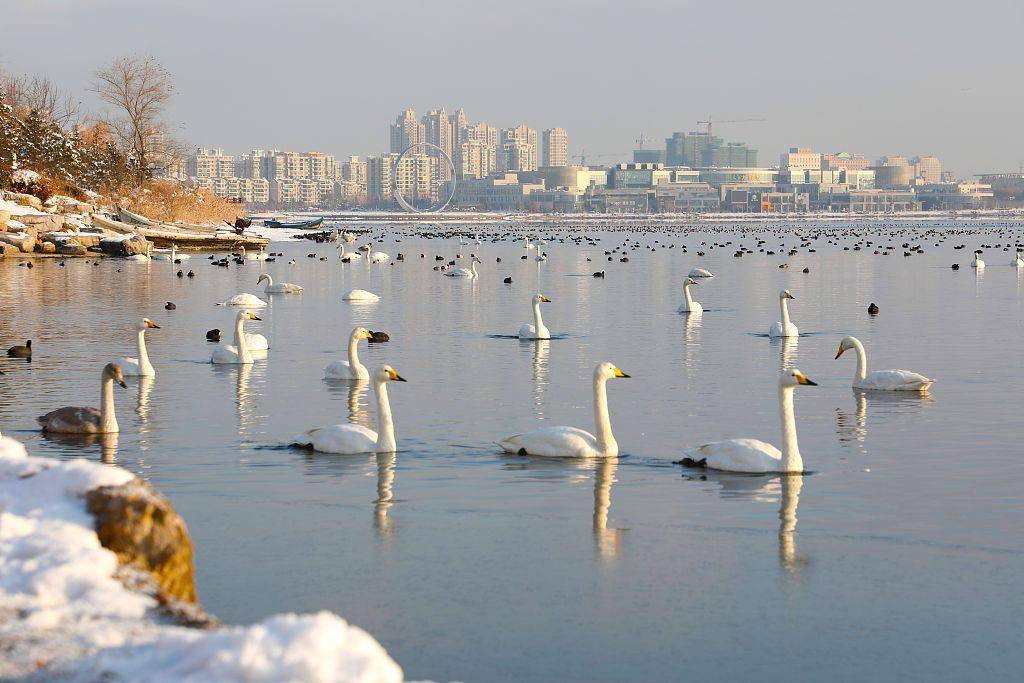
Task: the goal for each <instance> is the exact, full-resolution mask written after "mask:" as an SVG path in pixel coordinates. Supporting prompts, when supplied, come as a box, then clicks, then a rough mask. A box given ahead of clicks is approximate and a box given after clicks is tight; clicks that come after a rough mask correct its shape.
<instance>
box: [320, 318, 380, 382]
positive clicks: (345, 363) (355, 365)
mask: <svg viewBox="0 0 1024 683" xmlns="http://www.w3.org/2000/svg"><path fill="white" fill-rule="evenodd" d="M360 339H373V334H372V333H371V332H370V331H369V330H367V329H366V328H365V327H357V328H356V329H354V330H352V334H351V335H350V336H349V338H348V360H338V361H334V362H333V363H331V364H330V365H328V366H327V367H326V368H324V379H342V380H348V381H352V382H355V381H363V380H368V379H370V373H369V371H367V369H366V366H365V365H363V364H362V363H360V362H359V355H358V354H357V353H356V350H357V348H358V346H359V340H360Z"/></svg>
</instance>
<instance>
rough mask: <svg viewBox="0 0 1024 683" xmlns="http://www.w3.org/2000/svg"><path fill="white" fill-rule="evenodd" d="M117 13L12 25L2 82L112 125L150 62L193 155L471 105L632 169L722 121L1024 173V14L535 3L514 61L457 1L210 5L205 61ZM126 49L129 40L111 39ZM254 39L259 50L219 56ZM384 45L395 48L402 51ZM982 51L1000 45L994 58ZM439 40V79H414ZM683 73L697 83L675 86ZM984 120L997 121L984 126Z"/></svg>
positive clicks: (195, 48)
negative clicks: (672, 141) (405, 112)
mask: <svg viewBox="0 0 1024 683" xmlns="http://www.w3.org/2000/svg"><path fill="white" fill-rule="evenodd" d="M102 4H103V6H104V8H105V9H106V10H107V11H105V12H96V11H95V7H94V6H93V4H89V5H88V6H82V5H81V4H74V3H70V2H58V3H54V11H55V12H59V13H60V15H61V16H62V17H63V18H64V21H60V22H54V21H52V18H51V16H46V17H44V16H42V15H39V14H38V13H36V12H33V10H32V8H31V7H29V6H27V5H24V6H17V5H15V6H12V7H11V8H9V9H8V10H6V11H7V12H8V13H9V15H10V16H11V20H12V23H13V24H15V25H17V26H19V27H21V29H22V30H20V31H18V32H15V33H13V34H12V36H11V39H10V40H8V41H6V42H5V45H4V46H3V47H2V48H0V66H2V67H3V68H4V69H6V70H8V71H11V72H16V73H27V74H41V75H47V76H50V77H51V78H52V79H53V80H54V81H55V82H56V83H58V84H59V85H60V86H61V87H63V88H65V89H66V90H68V91H70V92H72V93H75V94H76V95H78V94H79V93H83V94H82V95H81V100H82V103H83V108H85V109H87V110H89V109H96V108H99V107H98V105H97V104H96V102H95V101H94V100H93V99H92V96H91V95H89V94H88V93H86V89H87V85H88V83H89V82H90V80H91V79H92V73H93V71H94V70H95V68H97V66H98V65H101V64H103V63H105V62H106V61H108V60H109V59H110V58H111V57H112V56H114V55H115V54H123V53H126V52H127V53H142V52H145V53H150V54H152V55H153V56H155V57H156V58H157V59H159V60H161V61H162V62H163V63H164V64H165V66H166V67H167V68H168V69H169V70H170V72H171V73H172V74H173V75H174V79H175V84H176V92H175V94H174V97H173V98H172V101H171V103H170V107H169V110H168V116H167V119H168V122H169V123H170V124H171V127H172V132H173V133H174V134H175V135H177V136H178V137H180V138H181V139H183V140H185V141H187V142H188V143H190V144H194V145H201V144H207V143H208V141H216V144H220V145H224V146H226V147H229V148H232V149H244V148H246V147H248V146H249V145H251V144H252V142H251V141H252V140H257V139H258V140H261V141H263V144H266V145H268V146H273V147H277V148H280V149H318V150H322V151H325V152H328V153H331V154H334V155H336V156H338V157H344V156H348V155H351V154H357V155H359V156H368V155H372V154H377V153H380V152H382V151H384V150H382V149H380V145H379V143H378V139H379V138H378V137H377V130H378V129H377V128H376V126H377V125H378V123H377V122H379V121H382V120H387V119H389V118H393V117H394V113H395V112H396V111H401V110H402V109H404V108H407V107H412V108H415V109H416V110H417V111H419V112H429V111H430V110H431V109H433V108H435V107H436V106H437V103H438V102H457V103H459V104H460V105H461V106H463V107H465V108H466V110H467V111H470V112H472V113H473V114H474V119H475V120H483V121H498V120H501V121H517V122H525V123H526V124H527V125H529V126H530V127H532V128H535V129H537V130H544V129H547V128H549V127H550V126H552V125H557V126H561V127H564V128H565V129H566V130H568V131H569V134H570V138H571V139H570V150H569V152H570V154H571V155H575V154H578V153H580V151H582V150H586V151H587V152H588V153H591V154H615V153H619V152H626V151H628V150H631V149H633V148H634V147H636V139H637V138H639V137H640V135H641V134H643V135H644V136H645V137H646V139H647V140H651V141H655V140H660V139H663V138H665V137H667V136H669V135H670V134H671V133H672V132H673V131H689V130H698V129H699V128H698V126H697V121H698V120H706V119H707V118H708V116H709V115H710V116H711V117H712V118H714V119H717V120H719V121H727V120H733V119H764V121H752V122H744V123H733V124H723V126H722V127H721V130H720V131H719V130H717V129H716V132H717V133H719V134H722V135H726V136H727V137H728V138H729V139H739V140H744V141H746V142H747V143H748V144H749V145H750V146H752V147H755V148H758V149H760V150H761V153H762V154H763V155H766V156H765V158H766V159H767V158H774V157H776V155H777V154H779V153H781V152H783V151H785V150H786V149H788V148H789V147H791V146H794V145H799V146H806V147H811V148H815V149H855V150H860V151H863V152H864V153H865V154H866V155H867V156H868V157H876V156H880V155H884V154H888V153H891V152H892V151H893V150H897V151H901V153H905V154H934V155H936V156H939V157H941V158H942V159H943V160H944V162H945V164H946V165H947V167H948V168H950V169H951V170H954V171H955V172H956V173H958V174H959V175H961V176H965V177H966V176H970V175H972V174H976V173H983V172H997V171H1015V170H1017V168H1018V163H1019V162H1020V160H1021V159H1022V158H1024V151H1022V150H1020V149H1019V148H1017V147H1016V146H1015V145H1012V144H1007V140H1012V139H1014V133H1015V132H1016V127H1017V121H1018V120H1019V118H1020V114H1021V113H1022V111H1024V106H1022V96H1021V95H1020V94H1018V93H1017V92H1016V91H1015V90H1014V89H1013V88H1011V87H1008V85H1007V84H1009V83H1012V82H1014V77H1015V75H1016V73H1018V72H1019V70H1020V67H1021V66H1022V62H1024V59H1022V58H1021V56H1019V55H1018V54H1016V52H1015V51H1014V49H1013V44H1014V42H1013V39H1014V36H1013V31H1014V30H1015V27H1016V26H1018V25H1020V23H1021V20H1022V19H1024V10H1022V9H1021V8H1020V7H1018V6H1016V5H1014V4H1012V3H994V4H991V5H986V11H985V12H983V13H982V12H977V13H966V14H965V13H959V14H958V15H957V16H958V21H957V22H955V23H954V22H948V21H946V19H945V13H944V12H942V11H941V7H940V6H941V5H942V4H943V3H929V4H928V5H923V4H913V5H905V4H891V3H890V4H886V5H882V4H881V3H874V2H865V3H860V4H859V5H857V6H856V7H837V8H831V9H830V12H829V13H828V14H827V15H825V14H822V13H817V12H810V11H808V12H802V11H800V8H799V7H794V8H793V10H792V11H789V12H777V13H776V12H768V13H762V12H759V11H751V10H755V9H756V6H753V5H747V4H745V3H735V2H734V3H724V4H721V5H716V6H709V5H705V4H698V3H650V4H648V5H645V6H644V7H643V8H642V9H635V8H626V7H619V6H608V7H602V8H600V11H597V8H595V7H593V6H592V5H589V4H581V3H576V2H565V3H560V4H558V5H555V6H549V5H546V4H541V3H534V2H523V3H520V4H519V5H517V10H518V11H517V12H516V13H512V14H511V15H510V16H509V17H508V18H507V21H508V22H509V23H508V24H507V25H503V29H502V31H500V32H498V34H499V35H500V34H503V33H507V34H508V35H510V36H511V35H517V34H519V33H523V34H528V35H531V36H533V38H534V39H531V40H529V41H526V42H524V43H522V44H521V45H520V46H519V47H516V48H515V49H506V48H502V46H501V44H500V43H496V42H495V40H494V38H495V35H496V34H495V32H494V30H493V27H490V26H488V25H485V22H486V15H488V12H483V11H482V12H475V13H468V12H460V11H458V10H459V8H460V7H462V5H460V4H459V3H454V2H448V3H445V2H441V3H433V4H431V5H430V6H429V7H427V6H414V5H410V6H407V7H406V6H403V7H402V8H401V11H400V12H399V11H398V10H396V9H395V8H390V9H389V8H386V7H377V6H364V5H360V4H352V5H343V6H339V5H337V4H331V3H326V2H313V1H307V2H300V3H296V4H293V5H289V6H288V7H287V8H285V7H284V6H280V5H277V4H273V3H263V2H259V1H255V2H251V3H247V4H246V11H245V12H244V13H243V12H240V11H239V10H238V7H237V6H235V5H233V4H231V3H223V4H218V5H210V6H207V5H205V4H203V5H201V7H202V13H201V15H200V17H201V19H200V26H199V29H198V30H200V31H201V32H203V34H204V35H205V36H206V38H205V39H204V40H202V41H196V43H195V44H189V49H187V50H182V49H181V47H182V44H183V43H182V36H185V35H189V34H191V33H194V32H195V31H196V30H197V28H196V19H195V17H194V16H193V15H191V14H189V13H186V12H181V11H180V6H179V5H174V6H171V5H169V4H168V5H154V6H149V5H147V6H142V7H140V6H137V5H128V4H127V3H124V2H120V0H110V1H107V2H104V3H102ZM797 5H802V3H797ZM197 7H198V5H197ZM474 7H478V6H477V5H474ZM122 9H123V10H124V11H121V10H122ZM588 9H589V11H588ZM469 15H472V16H469ZM399 17H400V18H401V19H402V20H401V21H397V20H396V19H397V18H399ZM539 17H544V21H538V18H539ZM694 25H700V26H702V27H707V30H702V31H686V32H685V35H686V40H685V41H680V40H679V38H678V36H679V35H682V34H681V33H679V31H678V30H677V29H681V28H682V27H685V26H691V27H692V26H694ZM143 26H145V27H146V30H145V31H142V30H139V29H140V28H141V27H143ZM726 26H728V27H729V31H728V32H727V33H728V37H726V35H725V32H724V29H725V27H726ZM111 32H114V33H116V34H117V36H118V39H117V40H112V41H96V40H93V39H92V37H93V36H95V35H101V34H109V33H111ZM282 34H287V35H295V36H302V37H303V54H302V55H300V56H298V57H296V56H294V55H291V54H285V53H283V52H280V53H279V51H278V50H276V49H274V47H273V44H272V43H271V41H270V39H271V36H279V35H282ZM240 35H245V36H246V40H247V41H248V43H249V44H250V45H251V46H252V47H254V48H257V49H251V50H239V51H223V50H220V49H219V47H220V46H221V45H222V42H223V41H229V40H235V39H237V38H238V36H240ZM380 35H388V37H389V39H388V41H387V45H386V46H384V45H381V44H380V43H379V42H378V41H377V38H378V37H379V36H380ZM868 35H870V36H872V40H871V41H870V42H868V41H867V40H866V38H865V37H866V36H868ZM972 35H977V36H981V35H984V36H985V43H984V52H983V53H979V52H978V50H979V48H980V47H981V43H980V40H978V39H973V40H971V39H969V37H970V36H972ZM426 36H430V37H431V40H430V43H429V44H430V46H431V50H432V53H431V63H432V65H433V66H434V68H433V70H431V71H427V72H424V71H417V70H413V69H409V68H407V67H406V66H404V65H405V64H406V63H407V62H408V60H410V59H413V55H414V54H415V53H416V51H417V50H420V49H423V48H424V47H425V46H426V45H427V43H426V42H425V41H426ZM625 38H630V39H632V40H631V41H630V42H628V43H626V42H624V41H623V39H625ZM790 42H792V43H794V44H795V45H796V50H795V51H793V52H791V51H790V50H789V49H788V48H787V45H788V43H790ZM625 45H629V47H625ZM879 45H885V46H886V49H884V50H883V49H880V48H879V47H878V46H879ZM260 46H263V47H260ZM922 50H924V51H923V52H922ZM589 52H592V53H594V54H600V55H602V58H601V59H598V60H587V63H588V64H589V66H587V67H581V64H583V62H580V61H579V59H578V56H579V55H581V54H586V53H589ZM68 54H74V55H75V59H71V60H69V59H67V55H68ZM215 54H216V55H217V63H216V65H213V57H214V55H215ZM467 54H469V55H472V59H466V55H467ZM979 54H980V55H981V61H980V62H979ZM687 55H689V56H687ZM371 56H372V57H373V58H372V59H370V57H371ZM296 60H298V61H299V62H300V63H301V65H302V68H296V66H295V64H296ZM683 63H686V64H687V67H688V68H686V69H681V70H680V71H679V73H678V74H673V73H672V67H673V65H675V64H683ZM765 63H767V64H768V65H769V75H767V76H766V75H764V64H765ZM531 65H532V66H531ZM694 65H696V66H697V67H699V68H692V67H693V66H694ZM978 111H984V112H985V116H984V117H983V119H982V120H981V121H979V117H978V115H977V112H978ZM726 125H727V126H728V127H726ZM620 156H624V155H620Z"/></svg>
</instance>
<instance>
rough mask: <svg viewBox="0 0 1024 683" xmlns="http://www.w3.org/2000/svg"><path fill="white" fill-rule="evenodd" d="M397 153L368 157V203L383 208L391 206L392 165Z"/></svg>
mask: <svg viewBox="0 0 1024 683" xmlns="http://www.w3.org/2000/svg"><path fill="white" fill-rule="evenodd" d="M396 159H398V154H397V153H394V152H393V153H391V154H381V155H380V156H375V157H366V201H367V203H368V204H369V205H370V206H374V207H378V208H382V207H386V206H390V205H391V201H392V200H391V164H392V163H394V161H395V160H396Z"/></svg>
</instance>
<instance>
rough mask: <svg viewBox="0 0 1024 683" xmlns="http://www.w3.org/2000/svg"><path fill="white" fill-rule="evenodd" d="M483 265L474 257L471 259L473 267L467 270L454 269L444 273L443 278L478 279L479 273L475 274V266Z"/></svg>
mask: <svg viewBox="0 0 1024 683" xmlns="http://www.w3.org/2000/svg"><path fill="white" fill-rule="evenodd" d="M478 263H483V261H481V260H480V259H478V258H477V257H476V256H474V257H473V267H472V269H469V268H455V269H452V270H449V271H447V272H445V274H444V276H445V277H468V278H470V279H472V278H476V277H480V273H478V272H476V264H478Z"/></svg>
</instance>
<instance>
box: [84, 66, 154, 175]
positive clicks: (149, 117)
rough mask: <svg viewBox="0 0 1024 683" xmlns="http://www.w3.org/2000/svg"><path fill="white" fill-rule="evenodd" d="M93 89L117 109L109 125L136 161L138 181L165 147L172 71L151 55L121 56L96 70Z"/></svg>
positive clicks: (149, 169) (147, 171)
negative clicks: (164, 123)
mask: <svg viewBox="0 0 1024 683" xmlns="http://www.w3.org/2000/svg"><path fill="white" fill-rule="evenodd" d="M92 90H93V92H95V93H96V94H97V95H99V96H100V99H102V100H103V101H104V102H106V103H107V104H110V105H111V106H113V107H114V108H115V109H116V111H117V116H116V117H115V118H114V119H113V120H112V121H110V122H109V123H110V127H111V129H112V130H113V131H114V133H115V135H117V137H118V139H119V140H120V141H121V144H122V145H123V147H124V148H125V151H126V152H127V153H129V154H130V155H131V156H132V157H134V159H135V161H136V163H137V164H138V167H139V172H138V179H137V180H138V184H139V185H141V184H142V183H143V181H145V179H146V176H147V174H149V173H150V171H151V169H152V168H153V166H154V165H155V164H156V163H157V162H159V161H160V160H161V159H160V157H161V156H162V155H163V154H164V149H165V148H166V140H165V137H166V136H165V133H166V131H165V128H164V125H163V122H162V121H161V116H162V114H163V112H164V109H165V108H166V106H167V102H168V101H169V100H170V98H171V93H172V92H173V91H174V84H173V82H172V81H171V75H170V74H169V73H168V72H167V70H166V69H164V68H163V67H162V66H161V65H160V63H159V62H157V61H156V59H154V58H153V57H149V56H143V57H120V58H118V59H115V60H114V61H113V62H111V63H110V65H109V66H107V67H105V68H103V69H100V70H99V71H97V72H96V81H95V82H94V83H93V85H92Z"/></svg>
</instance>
